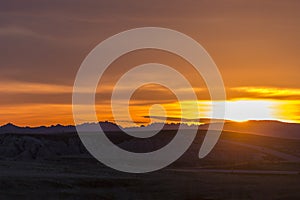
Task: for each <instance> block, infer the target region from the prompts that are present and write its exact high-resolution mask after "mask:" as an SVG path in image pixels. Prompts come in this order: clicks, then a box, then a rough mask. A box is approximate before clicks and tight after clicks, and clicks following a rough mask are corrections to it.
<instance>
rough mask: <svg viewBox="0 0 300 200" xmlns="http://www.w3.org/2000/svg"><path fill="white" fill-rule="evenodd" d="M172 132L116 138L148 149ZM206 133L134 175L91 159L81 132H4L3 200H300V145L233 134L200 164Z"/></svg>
mask: <svg viewBox="0 0 300 200" xmlns="http://www.w3.org/2000/svg"><path fill="white" fill-rule="evenodd" d="M172 134H173V132H172V131H169V132H166V133H164V135H163V136H160V137H158V138H154V141H151V142H150V141H147V142H146V143H144V144H143V145H140V146H139V145H137V143H138V141H134V140H131V139H130V140H128V138H120V137H115V138H114V139H112V140H114V141H115V143H117V144H118V145H120V146H121V147H123V148H129V147H128V146H132V145H133V146H136V151H141V149H140V148H146V149H147V148H149V149H151V148H153V146H155V145H157V144H159V143H161V142H162V141H168V140H169V137H172ZM166 135H167V136H166ZM203 136H204V132H199V133H198V136H197V138H196V140H195V142H194V143H193V145H192V146H191V147H190V149H189V150H188V151H187V152H186V153H185V154H184V155H183V156H182V157H181V158H180V159H179V160H178V161H176V162H175V163H173V164H172V165H170V166H169V167H167V168H165V169H163V170H160V171H157V172H152V173H147V174H128V173H122V172H118V171H115V170H113V169H110V168H108V167H105V166H103V165H102V164H101V163H99V162H98V161H96V160H95V159H93V158H92V157H91V156H89V154H88V153H87V152H86V151H85V149H84V147H83V146H81V144H80V141H79V140H78V138H77V136H76V135H75V134H65V135H52V136H43V135H14V134H6V135H1V136H0V142H1V148H0V150H1V160H0V199H299V198H300V175H299V171H300V164H299V157H300V151H299V149H300V148H299V147H300V141H298V140H288V139H281V138H272V137H263V136H254V135H247V134H238V133H230V132H225V133H223V134H222V137H221V140H220V141H219V142H218V144H217V145H216V147H215V148H214V150H213V152H211V153H210V154H209V156H207V157H206V158H204V159H202V160H199V159H198V158H197V153H198V151H199V148H200V146H201V142H202V139H203ZM155 140H156V141H155ZM158 141H160V142H158ZM145 144H147V145H145ZM49 145H50V146H49ZM8 149H9V151H8Z"/></svg>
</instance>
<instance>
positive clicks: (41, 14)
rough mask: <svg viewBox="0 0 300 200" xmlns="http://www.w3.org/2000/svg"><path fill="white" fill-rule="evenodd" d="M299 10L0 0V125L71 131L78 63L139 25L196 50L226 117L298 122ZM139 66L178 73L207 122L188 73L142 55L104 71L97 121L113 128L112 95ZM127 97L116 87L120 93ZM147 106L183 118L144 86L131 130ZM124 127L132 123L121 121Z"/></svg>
mask: <svg viewBox="0 0 300 200" xmlns="http://www.w3.org/2000/svg"><path fill="white" fill-rule="evenodd" d="M299 9H300V3H299V2H298V1H292V0H290V1H289V0H288V1H279V0H274V1H263V2H262V1H259V0H254V1H238V0H230V1H213V2H212V1H206V0H204V1H184V4H183V3H182V1H177V0H175V1H172V3H168V2H167V1H164V2H162V1H157V2H152V1H151V2H146V1H139V2H136V1H131V0H130V1H126V2H125V1H124V2H119V1H118V2H117V1H89V2H88V3H80V2H74V3H72V4H68V3H66V2H65V1H60V3H58V2H51V1H50V0H49V1H44V2H43V3H40V2H39V1H35V0H32V1H29V2H17V1H15V0H12V1H6V2H4V1H3V2H1V3H0V15H1V18H0V19H1V20H0V44H1V45H0V69H1V73H0V91H1V98H0V110H1V115H0V125H1V124H5V123H8V122H12V123H15V124H17V125H30V126H37V125H51V124H57V123H61V124H73V118H72V106H71V102H72V87H73V82H74V80H75V76H76V72H77V70H78V69H79V67H80V64H81V62H82V61H83V59H84V58H85V56H86V55H87V54H88V52H89V51H91V50H92V49H93V47H95V46H96V45H97V44H98V43H99V42H101V41H102V40H104V39H106V38H107V37H109V36H111V35H114V34H116V33H118V32H121V31H124V30H127V29H130V28H135V27H141V26H158V27H166V28H171V29H175V30H177V31H181V32H183V33H185V34H187V35H189V36H191V37H192V38H194V39H195V40H197V41H198V42H199V43H200V44H201V45H203V47H204V48H205V49H206V50H207V51H208V53H209V54H210V55H211V57H212V58H213V60H214V61H215V63H216V64H217V66H218V68H219V70H220V72H221V74H222V76H223V79H224V84H225V87H226V92H227V100H228V101H227V103H226V106H227V107H228V109H227V110H228V111H227V113H226V116H225V117H226V118H227V119H232V120H238V121H242V120H247V119H272V120H281V121H288V122H300V87H299V86H300V79H299V75H298V74H299V69H300V59H299V53H300V44H299V42H300V13H299ZM147 62H158V63H162V64H166V65H169V66H172V67H173V68H174V69H176V70H178V71H180V72H181V73H182V74H184V75H185V76H186V77H187V78H188V79H189V80H190V82H191V84H192V85H193V87H194V89H195V91H196V92H197V96H198V99H199V117H209V115H210V106H209V94H208V92H207V90H206V86H205V84H204V82H203V80H202V78H201V77H200V76H199V75H197V74H196V73H194V72H195V71H194V70H193V68H192V66H190V65H189V63H187V62H186V61H185V60H183V59H181V58H179V57H177V56H175V55H173V54H170V53H167V52H162V51H155V50H144V51H136V52H132V53H130V54H127V55H124V56H122V57H120V58H119V59H118V60H116V61H115V62H114V63H113V64H112V65H111V66H110V68H109V70H108V71H107V72H106V76H105V77H104V78H103V79H102V80H101V82H100V86H99V88H98V94H97V96H96V101H97V105H96V107H97V111H98V112H99V116H98V117H99V120H111V121H113V119H112V116H111V114H110V111H109V110H110V109H109V105H110V94H111V88H112V86H113V85H114V84H115V83H116V81H117V80H118V78H120V76H121V74H122V73H124V72H126V71H127V70H129V69H130V68H132V67H133V66H136V65H139V64H143V63H147ZM141 78H142V76H141ZM166 79H168V80H169V81H170V82H172V81H173V82H174V80H172V77H168V76H166ZM126 90H127V88H126V87H125V86H124V88H123V89H122V92H126ZM177 92H185V88H180V87H178V91H177ZM123 103H124V102H122V100H121V99H120V105H119V107H120V113H122V112H125V111H124V110H122V109H124V107H123ZM153 104H162V105H163V106H164V107H165V109H166V111H167V114H168V116H169V117H174V118H179V117H184V118H189V116H181V114H180V111H179V107H178V102H176V99H175V98H174V95H173V94H172V93H170V92H169V91H168V90H167V89H166V88H161V87H159V86H153V85H152V86H151V85H150V86H147V87H143V88H141V89H140V90H139V91H137V92H136V93H135V94H134V96H133V97H132V101H131V108H130V109H131V110H130V111H131V114H132V117H133V118H134V121H135V122H136V123H137V124H143V123H145V122H149V119H148V118H145V117H144V116H148V115H149V109H150V108H151V105H153ZM181 104H183V105H184V106H188V103H187V102H181ZM100 113H101V114H100ZM152 114H153V115H160V114H162V113H161V111H160V110H159V109H158V110H156V111H155V110H154V111H153V112H152ZM123 125H125V126H126V125H132V124H130V123H128V122H127V121H126V120H124V124H123Z"/></svg>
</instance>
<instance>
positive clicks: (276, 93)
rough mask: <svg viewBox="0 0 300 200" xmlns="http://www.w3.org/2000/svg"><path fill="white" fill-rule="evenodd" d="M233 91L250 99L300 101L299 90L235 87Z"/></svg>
mask: <svg viewBox="0 0 300 200" xmlns="http://www.w3.org/2000/svg"><path fill="white" fill-rule="evenodd" d="M231 90H232V91H233V92H238V93H241V94H243V96H244V97H248V98H269V99H291V100H293V99H294V100H296V99H300V89H299V88H273V87H235V88H231Z"/></svg>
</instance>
